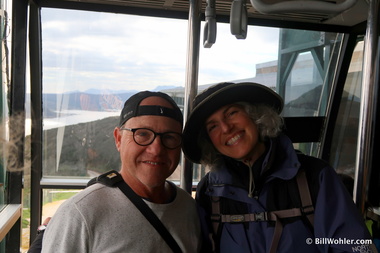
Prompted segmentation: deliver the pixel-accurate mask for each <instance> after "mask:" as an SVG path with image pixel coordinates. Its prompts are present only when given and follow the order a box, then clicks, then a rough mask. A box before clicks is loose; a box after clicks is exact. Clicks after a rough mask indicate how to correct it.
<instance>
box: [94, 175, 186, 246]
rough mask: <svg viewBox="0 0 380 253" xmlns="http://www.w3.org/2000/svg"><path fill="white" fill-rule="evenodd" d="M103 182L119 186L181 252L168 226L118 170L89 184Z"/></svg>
mask: <svg viewBox="0 0 380 253" xmlns="http://www.w3.org/2000/svg"><path fill="white" fill-rule="evenodd" d="M96 183H102V184H104V185H107V186H110V187H118V188H119V189H120V190H121V191H122V192H123V193H124V195H125V196H126V197H127V198H129V200H130V201H131V202H132V203H133V204H134V205H135V206H136V207H137V209H139V211H140V212H141V213H142V214H143V215H144V216H145V218H146V219H147V220H148V221H149V222H150V223H151V224H152V226H153V227H154V228H155V229H156V230H157V232H158V233H159V234H160V235H161V236H162V238H163V239H164V240H165V242H166V243H167V244H168V245H169V247H170V248H171V249H172V250H173V252H175V253H181V252H182V250H181V248H180V247H179V246H178V244H177V242H176V241H175V240H174V238H173V236H172V235H171V234H170V233H169V231H168V230H167V229H166V227H165V226H164V225H163V224H162V222H161V221H160V219H158V217H157V216H156V214H155V213H154V212H153V211H152V209H150V208H149V206H148V205H147V204H146V203H145V202H144V200H142V198H141V197H140V196H139V195H137V194H136V193H135V192H134V191H133V190H132V189H131V187H129V185H128V184H127V183H126V182H125V181H124V180H123V178H122V176H121V175H120V174H119V173H118V172H117V171H114V170H112V171H109V172H106V173H104V174H102V175H100V176H98V177H96V178H93V179H91V180H90V181H89V182H88V184H87V186H90V185H92V184H96Z"/></svg>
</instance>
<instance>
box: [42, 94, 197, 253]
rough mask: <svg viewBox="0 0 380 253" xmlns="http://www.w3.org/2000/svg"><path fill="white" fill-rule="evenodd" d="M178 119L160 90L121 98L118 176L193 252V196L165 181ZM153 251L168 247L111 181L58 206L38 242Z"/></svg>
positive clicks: (78, 248)
mask: <svg viewBox="0 0 380 253" xmlns="http://www.w3.org/2000/svg"><path fill="white" fill-rule="evenodd" d="M182 124H183V116H182V113H181V111H180V109H179V108H178V106H177V105H176V103H175V102H174V101H173V100H172V99H171V98H170V97H169V96H168V95H166V94H164V93H161V92H150V91H143V92H139V93H137V94H135V95H133V96H132V97H131V98H129V99H128V100H127V101H126V102H125V105H124V108H123V110H122V112H121V115H120V124H119V126H118V127H116V128H115V130H114V138H115V144H116V148H117V150H118V151H119V153H120V159H121V169H120V175H121V177H120V176H119V177H120V179H121V178H122V181H124V182H125V183H126V184H127V185H129V187H130V188H131V189H132V190H133V192H134V193H136V194H137V195H138V196H139V197H141V198H142V199H144V202H145V203H146V204H147V205H148V206H149V207H150V208H151V210H153V212H154V213H155V214H156V216H157V217H158V218H159V220H160V221H161V222H162V223H163V224H164V226H165V227H166V228H167V230H168V231H169V232H170V234H171V235H172V236H173V238H174V240H175V241H176V242H177V244H178V245H179V247H180V248H181V250H182V252H198V251H199V249H200V225H199V219H198V216H197V214H196V206H195V202H194V200H193V199H192V198H191V196H190V195H189V194H188V193H187V192H185V191H184V190H182V189H180V188H178V187H176V186H175V185H174V184H173V183H171V182H168V181H167V180H166V179H167V178H168V177H169V176H170V175H171V174H172V173H173V172H174V170H175V169H176V167H177V165H178V162H179V158H180V152H181V144H182V135H181V132H182ZM111 175H113V174H111ZM106 177H107V176H106ZM157 251H160V252H170V251H171V248H170V247H169V246H168V244H167V243H166V242H165V240H164V239H163V238H162V237H161V235H160V234H159V233H158V232H157V231H156V230H155V229H154V227H153V226H152V225H151V224H150V223H149V221H148V220H147V219H146V218H145V217H144V216H143V214H142V213H141V212H140V211H139V210H138V209H137V208H136V207H135V206H134V204H133V203H132V202H131V200H130V199H129V198H127V196H125V195H124V194H123V192H122V191H121V190H120V189H119V188H118V187H113V186H112V185H111V186H110V185H104V184H101V183H96V184H93V185H91V186H89V187H87V188H86V189H84V190H83V191H82V192H80V193H78V194H77V195H75V196H74V197H72V198H70V199H68V200H67V201H66V202H65V203H63V204H62V205H61V207H60V208H59V209H58V210H57V212H56V214H55V215H54V217H53V218H52V219H51V221H50V222H49V224H48V226H47V228H46V231H45V235H44V238H43V243H42V252H49V253H51V252H67V253H72V252H102V253H103V252H157Z"/></svg>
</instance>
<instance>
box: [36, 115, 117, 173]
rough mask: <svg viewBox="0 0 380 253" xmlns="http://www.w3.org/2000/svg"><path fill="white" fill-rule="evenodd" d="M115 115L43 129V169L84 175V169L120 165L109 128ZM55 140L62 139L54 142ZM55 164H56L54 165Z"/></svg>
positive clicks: (96, 169) (97, 170)
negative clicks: (62, 126) (44, 141)
mask: <svg viewBox="0 0 380 253" xmlns="http://www.w3.org/2000/svg"><path fill="white" fill-rule="evenodd" d="M118 120H119V117H109V118H105V119H102V120H96V121H92V122H88V123H80V124H77V125H72V126H66V127H64V128H55V129H50V130H46V131H44V137H43V138H44V139H45V140H48V142H47V143H45V144H44V145H43V149H44V150H43V155H44V164H43V167H44V171H45V173H47V174H48V175H51V176H86V175H87V170H91V171H96V172H99V173H101V172H105V171H108V170H111V169H115V170H118V169H119V168H120V158H119V153H118V152H117V150H116V147H115V142H114V138H113V130H114V128H115V126H117V124H118ZM57 140H62V141H61V142H60V141H57ZM57 164H58V166H57Z"/></svg>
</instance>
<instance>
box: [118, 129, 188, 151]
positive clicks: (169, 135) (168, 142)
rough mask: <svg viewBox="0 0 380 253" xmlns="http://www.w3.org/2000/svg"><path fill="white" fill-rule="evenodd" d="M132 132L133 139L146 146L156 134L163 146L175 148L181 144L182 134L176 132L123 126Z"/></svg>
mask: <svg viewBox="0 0 380 253" xmlns="http://www.w3.org/2000/svg"><path fill="white" fill-rule="evenodd" d="M120 130H127V131H131V132H132V133H133V140H134V141H135V142H136V144H138V145H140V146H148V145H150V144H152V142H153V141H154V140H155V139H156V137H157V135H159V136H160V137H161V143H162V145H163V146H164V147H165V148H168V149H176V148H178V147H179V146H181V144H182V134H180V133H176V132H165V133H156V132H155V131H153V130H151V129H148V128H125V127H121V128H120Z"/></svg>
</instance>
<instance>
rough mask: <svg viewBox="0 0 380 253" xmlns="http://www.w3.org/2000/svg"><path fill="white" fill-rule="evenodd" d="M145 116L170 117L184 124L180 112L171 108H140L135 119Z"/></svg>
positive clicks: (149, 106) (152, 106) (148, 106)
mask: <svg viewBox="0 0 380 253" xmlns="http://www.w3.org/2000/svg"><path fill="white" fill-rule="evenodd" d="M144 115H152V116H164V117H169V118H172V119H174V120H176V121H178V122H180V123H181V124H182V123H183V122H182V121H183V118H182V114H181V112H180V111H176V110H173V109H171V108H167V107H163V106H157V105H144V106H139V107H138V108H137V111H136V113H135V114H134V116H133V117H137V116H144ZM124 122H125V121H124Z"/></svg>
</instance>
